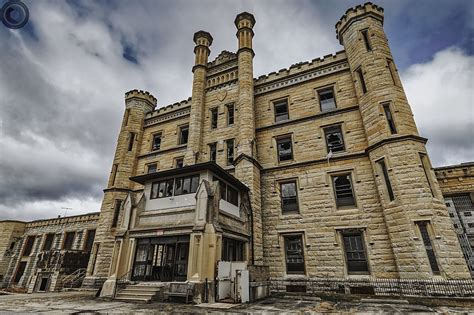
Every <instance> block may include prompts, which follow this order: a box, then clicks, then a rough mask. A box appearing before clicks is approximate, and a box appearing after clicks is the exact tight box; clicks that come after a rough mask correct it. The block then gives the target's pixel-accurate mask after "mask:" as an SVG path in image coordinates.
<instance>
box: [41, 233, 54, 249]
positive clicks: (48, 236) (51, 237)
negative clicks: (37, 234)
mask: <svg viewBox="0 0 474 315" xmlns="http://www.w3.org/2000/svg"><path fill="white" fill-rule="evenodd" d="M53 240H54V234H46V238H45V240H44V244H43V250H45V251H46V250H51V247H52V246H53Z"/></svg>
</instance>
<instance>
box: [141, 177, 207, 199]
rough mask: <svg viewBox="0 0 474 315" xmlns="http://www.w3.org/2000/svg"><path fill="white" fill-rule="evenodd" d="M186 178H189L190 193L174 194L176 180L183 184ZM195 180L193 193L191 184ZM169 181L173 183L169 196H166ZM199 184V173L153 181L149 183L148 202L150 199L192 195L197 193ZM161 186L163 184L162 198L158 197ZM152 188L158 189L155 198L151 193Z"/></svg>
mask: <svg viewBox="0 0 474 315" xmlns="http://www.w3.org/2000/svg"><path fill="white" fill-rule="evenodd" d="M188 178H189V189H190V192H189V193H187V194H185V193H179V194H176V182H177V181H178V180H182V182H183V183H184V180H185V179H188ZM195 178H197V186H196V190H195V191H193V183H194V180H193V179H195ZM171 181H173V184H172V191H171V195H167V192H168V184H169V183H170V182H171ZM200 182H201V175H200V174H199V173H197V174H188V175H185V176H177V177H169V178H164V179H161V180H159V181H154V182H152V183H151V186H150V196H149V198H150V200H152V199H162V198H171V197H175V196H182V195H189V194H194V193H196V192H197V190H198V188H199V184H200ZM161 184H164V194H163V196H161V197H160V192H159V189H160V186H161ZM154 186H157V187H158V188H157V190H156V196H155V195H154V193H153V187H154ZM183 186H184V184H183V185H182V186H181V187H183Z"/></svg>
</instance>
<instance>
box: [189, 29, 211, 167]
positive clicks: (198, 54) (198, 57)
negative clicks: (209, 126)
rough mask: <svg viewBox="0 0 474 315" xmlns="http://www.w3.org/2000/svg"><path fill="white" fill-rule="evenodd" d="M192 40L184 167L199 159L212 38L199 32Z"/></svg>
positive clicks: (203, 32) (206, 33) (205, 33)
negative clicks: (191, 78)
mask: <svg viewBox="0 0 474 315" xmlns="http://www.w3.org/2000/svg"><path fill="white" fill-rule="evenodd" d="M193 40H194V43H195V44H196V46H195V47H194V54H195V62H194V67H193V73H194V77H193V90H192V100H191V114H190V116H189V117H190V118H189V137H188V147H187V151H186V155H185V160H184V163H185V164H186V165H190V164H194V163H196V162H197V161H198V159H199V151H200V148H201V142H202V126H203V117H204V113H203V111H204V101H205V93H206V92H205V90H206V75H207V59H208V57H209V53H210V49H209V47H210V46H211V44H212V36H211V34H209V33H208V32H205V31H199V32H196V33H195V34H194V37H193Z"/></svg>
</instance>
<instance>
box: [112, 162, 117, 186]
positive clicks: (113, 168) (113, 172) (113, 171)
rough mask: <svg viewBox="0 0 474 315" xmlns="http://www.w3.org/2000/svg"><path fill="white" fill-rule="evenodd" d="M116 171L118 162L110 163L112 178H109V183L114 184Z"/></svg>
mask: <svg viewBox="0 0 474 315" xmlns="http://www.w3.org/2000/svg"><path fill="white" fill-rule="evenodd" d="M117 171H118V164H114V165H112V179H111V185H112V186H114V185H115V178H116V177H117Z"/></svg>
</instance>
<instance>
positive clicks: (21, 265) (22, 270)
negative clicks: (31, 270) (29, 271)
mask: <svg viewBox="0 0 474 315" xmlns="http://www.w3.org/2000/svg"><path fill="white" fill-rule="evenodd" d="M25 269H26V261H21V262H20V263H19V264H18V269H17V270H16V274H15V278H14V279H13V283H18V282H20V280H21V277H23V273H25Z"/></svg>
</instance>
